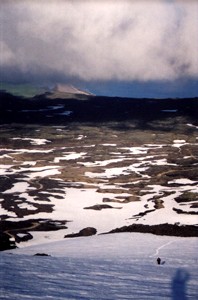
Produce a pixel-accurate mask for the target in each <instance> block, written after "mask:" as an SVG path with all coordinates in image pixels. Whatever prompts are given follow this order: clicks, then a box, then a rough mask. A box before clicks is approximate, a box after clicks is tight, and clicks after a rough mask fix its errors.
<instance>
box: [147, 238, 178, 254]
mask: <svg viewBox="0 0 198 300" xmlns="http://www.w3.org/2000/svg"><path fill="white" fill-rule="evenodd" d="M174 242H175V241H170V242H168V243H165V244H163V245H162V246H160V247H158V248H157V249H156V252H155V254H154V255H150V256H149V257H155V256H158V255H159V252H160V250H161V249H163V248H164V247H166V246H168V245H170V244H172V243H174Z"/></svg>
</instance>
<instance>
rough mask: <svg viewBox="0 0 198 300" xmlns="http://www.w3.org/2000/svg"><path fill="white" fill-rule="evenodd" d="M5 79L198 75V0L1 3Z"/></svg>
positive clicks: (0, 54) (0, 57) (0, 45)
mask: <svg viewBox="0 0 198 300" xmlns="http://www.w3.org/2000/svg"><path fill="white" fill-rule="evenodd" d="M0 5H1V24H2V25H1V27H2V28H1V37H0V65H1V78H2V79H3V80H6V79H9V78H11V79H13V80H14V79H16V80H17V79H18V78H19V77H20V78H21V79H29V80H36V79H37V80H42V79H43V80H44V79H46V78H47V79H50V80H53V78H66V79H67V78H79V79H82V80H87V81H88V80H104V81H105V80H115V79H116V80H125V81H126V80H127V81H129V80H140V81H147V80H175V79H177V78H179V77H197V76H198V56H197V48H198V37H197V28H198V2H197V1H182V0H178V1H165V0H145V1H143V0H142V1H138V0H131V1H127V0H126V1H124V0H117V1H116V0H115V1H108V0H107V1H104V0H101V1H98V0H95V1H94V0H91V1H80V0H79V1H59V0H51V1H38V0H32V1H31V0H29V1H23V0H21V1H20V0H18V1H17V0H15V1H12V0H8V1H1V4H0Z"/></svg>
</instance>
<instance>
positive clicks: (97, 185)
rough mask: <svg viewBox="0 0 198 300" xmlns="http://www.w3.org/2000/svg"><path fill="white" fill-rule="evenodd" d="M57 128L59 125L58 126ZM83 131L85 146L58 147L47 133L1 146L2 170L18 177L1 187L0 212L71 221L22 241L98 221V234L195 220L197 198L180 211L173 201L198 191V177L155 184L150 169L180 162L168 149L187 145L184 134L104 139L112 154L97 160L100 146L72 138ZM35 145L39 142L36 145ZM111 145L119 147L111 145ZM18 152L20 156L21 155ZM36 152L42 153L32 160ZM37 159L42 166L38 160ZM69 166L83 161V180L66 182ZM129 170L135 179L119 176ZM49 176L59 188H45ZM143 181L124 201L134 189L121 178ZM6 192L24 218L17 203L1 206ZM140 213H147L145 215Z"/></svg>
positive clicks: (56, 234)
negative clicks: (124, 142)
mask: <svg viewBox="0 0 198 300" xmlns="http://www.w3.org/2000/svg"><path fill="white" fill-rule="evenodd" d="M56 129H60V128H59V127H57V128H56V127H55V130H56ZM62 129H64V128H62ZM79 137H80V143H81V142H82V143H83V144H82V145H81V146H80V144H77V145H78V146H77V147H75V148H74V147H68V146H67V147H66V146H63V144H61V146H59V147H55V146H54V145H53V143H52V142H51V143H50V147H48V146H47V144H48V140H47V139H46V140H45V139H39V138H36V139H32V138H26V140H28V141H29V140H30V141H40V143H37V144H34V145H32V146H31V147H32V148H31V149H25V148H24V149H21V148H20V147H19V148H18V149H12V148H11V149H5V148H2V149H1V151H2V153H3V157H2V159H8V160H9V162H7V163H4V164H1V165H0V173H1V175H2V176H5V177H6V176H17V179H16V180H15V182H13V183H12V186H11V187H10V188H7V189H6V190H4V191H3V192H2V197H0V214H1V215H6V216H7V217H8V219H9V220H10V221H17V220H21V219H22V220H28V219H38V218H40V219H52V220H60V221H63V220H65V221H67V224H66V226H67V227H68V228H67V229H62V230H59V231H52V232H37V231H33V232H31V234H32V236H33V239H32V240H29V241H27V242H23V243H20V247H26V246H28V245H32V244H37V243H38V242H39V243H44V242H48V241H50V240H54V239H55V240H61V239H62V238H63V237H64V235H65V234H71V233H76V232H78V231H80V230H81V229H83V228H85V227H94V228H96V230H97V233H98V234H100V233H104V232H108V231H110V230H112V229H115V228H118V227H122V226H125V225H130V224H132V223H136V224H147V225H155V224H163V223H169V224H175V223H177V224H184V225H195V224H197V215H196V214H191V212H196V211H197V208H196V207H194V208H191V206H192V204H193V203H191V202H186V203H183V204H182V209H185V211H187V212H188V213H186V214H178V213H177V211H174V210H173V207H174V208H175V209H181V205H180V203H177V202H176V201H175V199H176V198H177V197H179V196H181V195H182V194H183V193H185V192H188V193H192V194H197V191H198V187H197V183H198V182H197V181H196V180H192V179H189V178H187V177H182V176H181V177H180V178H177V179H171V178H170V180H169V181H167V183H166V185H163V184H160V183H159V184H156V183H155V184H151V183H150V180H151V179H152V174H151V173H148V172H147V171H148V170H149V168H150V167H156V168H161V167H164V166H165V167H170V168H173V169H174V168H177V163H175V162H174V163H172V162H168V160H167V159H168V154H167V152H166V150H164V149H166V148H167V147H170V148H172V147H174V148H176V149H175V150H174V151H177V149H178V153H180V152H181V149H182V147H184V146H185V145H187V143H186V140H184V139H173V141H172V143H170V144H169V145H168V144H155V143H153V144H144V145H142V146H136V147H135V146H131V147H130V146H129V147H120V146H118V144H116V143H104V144H101V146H100V147H104V148H105V154H107V153H108V152H109V154H108V156H107V157H105V159H104V158H103V156H101V155H98V156H96V159H95V160H94V159H91V158H90V156H91V154H92V152H93V151H98V150H97V146H96V145H93V144H89V143H88V142H87V141H86V143H84V140H87V135H86V134H82V135H79V134H78V135H77V136H74V140H77V141H78V138H79ZM17 139H18V138H17ZM43 142H44V143H43ZM37 146H40V148H39V149H38V147H37ZM78 147H79V149H78ZM108 148H109V149H108ZM112 148H113V149H115V150H116V151H112V150H113V149H112ZM160 151H161V152H160ZM21 155H27V157H28V160H23V161H21V160H20V156H21ZM35 155H36V156H35ZM18 156H19V160H18V161H17V157H18ZM48 156H49V158H48ZM33 157H38V158H39V159H38V160H37V161H34V160H33ZM12 158H13V159H12ZM98 158H100V159H98ZM45 159H46V161H45ZM38 163H40V164H41V166H38ZM70 166H72V168H74V169H75V172H76V174H78V170H80V169H81V167H82V168H84V169H83V170H84V174H83V177H81V178H83V180H84V181H78V180H77V181H75V182H74V181H71V182H70V181H68V182H65V181H64V180H63V179H61V174H62V172H64V170H65V169H69V170H70ZM69 172H70V171H68V174H69ZM158 172H160V169H159V171H158ZM168 172H169V169H168ZM162 173H163V172H162ZM69 175H70V174H69ZM131 175H132V178H131V181H129V182H127V181H126V180H125V182H119V178H123V176H131ZM46 178H47V179H53V180H54V181H56V184H57V186H56V188H55V187H53V188H50V186H49V187H48V188H47V190H45V188H44V187H43V183H42V179H44V180H45V179H46ZM127 178H130V177H127ZM134 178H135V179H134ZM114 179H117V181H116V182H115V183H112V184H111V183H110V180H114ZM129 180H130V179H129ZM90 181H91V182H90ZM141 182H144V183H143V184H144V187H143V188H141V193H140V192H139V193H138V194H137V195H136V200H135V201H134V200H133V201H129V202H124V201H123V200H124V199H127V197H130V196H131V190H130V188H128V187H127V185H126V186H124V185H123V184H124V183H129V184H130V185H131V186H132V189H133V187H134V190H135V189H137V187H136V185H137V186H138V184H139V183H141ZM64 184H65V185H64ZM81 186H82V187H81ZM99 190H100V191H99ZM132 192H133V190H132ZM4 196H6V197H8V196H10V197H12V196H14V197H15V200H14V201H15V207H16V206H17V207H18V209H19V210H21V213H22V214H23V212H24V215H23V217H22V218H21V217H18V216H17V213H15V212H14V211H13V206H10V209H7V212H6V210H5V208H4V207H3V206H2V203H3V197H4ZM132 197H133V194H132ZM106 199H107V200H108V204H109V206H110V207H109V208H105V209H101V210H99V211H98V210H94V209H85V208H90V207H92V206H94V205H101V206H102V205H103V204H104V201H106ZM155 199H160V200H161V201H162V202H163V206H164V207H163V209H155V207H154V205H155ZM38 205H51V206H52V207H53V211H46V210H44V211H42V210H41V211H38V210H36V208H38ZM5 212H6V213H5ZM35 212H36V213H35ZM189 212H190V213H189ZM142 213H143V214H144V215H141V214H142Z"/></svg>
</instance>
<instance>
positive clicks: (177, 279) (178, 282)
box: [172, 269, 190, 300]
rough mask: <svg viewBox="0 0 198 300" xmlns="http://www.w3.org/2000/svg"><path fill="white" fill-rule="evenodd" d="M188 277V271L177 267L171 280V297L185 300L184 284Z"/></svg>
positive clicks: (174, 299) (175, 299)
mask: <svg viewBox="0 0 198 300" xmlns="http://www.w3.org/2000/svg"><path fill="white" fill-rule="evenodd" d="M189 279H190V275H189V273H188V272H187V271H186V270H184V269H178V270H177V271H176V273H175V276H174V277H173V281H172V299H173V300H187V295H186V285H187V281H188V280H189Z"/></svg>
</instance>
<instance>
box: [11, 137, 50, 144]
mask: <svg viewBox="0 0 198 300" xmlns="http://www.w3.org/2000/svg"><path fill="white" fill-rule="evenodd" d="M12 140H21V141H30V144H32V145H45V144H46V143H50V141H48V140H46V139H32V138H18V137H15V138H12Z"/></svg>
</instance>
